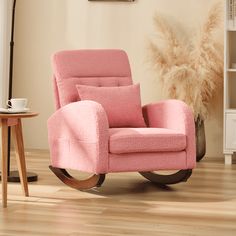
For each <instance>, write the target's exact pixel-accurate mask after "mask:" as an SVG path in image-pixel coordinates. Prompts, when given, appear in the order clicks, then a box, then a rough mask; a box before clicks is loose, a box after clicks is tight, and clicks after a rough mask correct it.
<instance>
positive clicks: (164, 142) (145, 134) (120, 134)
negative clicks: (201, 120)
mask: <svg viewBox="0 0 236 236" xmlns="http://www.w3.org/2000/svg"><path fill="white" fill-rule="evenodd" d="M109 135H110V138H109V152H110V153H114V154H122V153H134V152H176V151H183V150H184V149H185V148H186V135H184V134H181V133H179V132H177V131H175V130H172V129H164V128H111V129H109Z"/></svg>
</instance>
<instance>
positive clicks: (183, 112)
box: [143, 99, 196, 168]
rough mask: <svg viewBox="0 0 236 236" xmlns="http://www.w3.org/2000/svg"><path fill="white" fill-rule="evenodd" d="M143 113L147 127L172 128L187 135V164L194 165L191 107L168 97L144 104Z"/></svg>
mask: <svg viewBox="0 0 236 236" xmlns="http://www.w3.org/2000/svg"><path fill="white" fill-rule="evenodd" d="M143 115H144V119H145V121H146V123H147V125H148V127H158V128H167V129H173V130H176V131H178V132H180V133H182V134H185V135H186V137H187V148H186V154H187V162H188V163H187V166H188V167H189V168H192V167H195V164H196V143H195V123H194V116H193V113H192V111H191V109H190V108H189V107H188V106H187V105H186V104H185V103H184V102H182V101H180V100H175V99H170V100H164V101H161V102H158V103H155V104H148V105H145V106H144V107H143Z"/></svg>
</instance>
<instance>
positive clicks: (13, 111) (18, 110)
mask: <svg viewBox="0 0 236 236" xmlns="http://www.w3.org/2000/svg"><path fill="white" fill-rule="evenodd" d="M7 110H8V113H25V112H28V111H29V110H30V109H29V108H24V109H13V108H8V109H7Z"/></svg>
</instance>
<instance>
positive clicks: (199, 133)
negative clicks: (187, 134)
mask: <svg viewBox="0 0 236 236" xmlns="http://www.w3.org/2000/svg"><path fill="white" fill-rule="evenodd" d="M195 137H196V159H197V161H200V160H201V159H202V158H203V157H204V156H205V154H206V137H205V126H204V121H203V120H201V119H200V118H199V117H198V118H197V120H196V121H195Z"/></svg>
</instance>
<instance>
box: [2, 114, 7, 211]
mask: <svg viewBox="0 0 236 236" xmlns="http://www.w3.org/2000/svg"><path fill="white" fill-rule="evenodd" d="M1 128H2V130H1V136H2V140H1V141H2V173H1V175H2V176H1V177H2V206H3V207H4V208H5V207H7V140H8V125H7V120H6V119H2V120H1Z"/></svg>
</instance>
